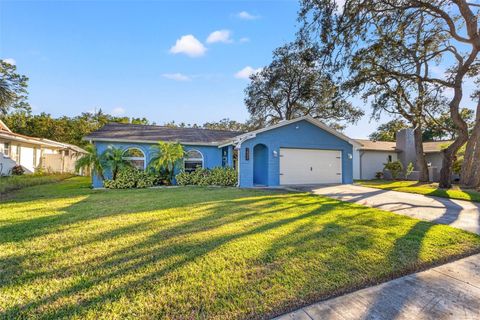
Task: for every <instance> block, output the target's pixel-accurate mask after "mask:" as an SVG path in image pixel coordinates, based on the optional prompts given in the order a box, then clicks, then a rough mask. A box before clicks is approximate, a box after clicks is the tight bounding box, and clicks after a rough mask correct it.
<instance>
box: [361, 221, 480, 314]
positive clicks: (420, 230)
mask: <svg viewBox="0 0 480 320" xmlns="http://www.w3.org/2000/svg"><path fill="white" fill-rule="evenodd" d="M452 219H453V221H454V220H455V219H454V218H452V217H451V216H449V213H448V212H446V213H445V214H444V215H443V216H441V217H439V218H438V219H436V220H434V221H433V223H432V222H427V221H419V222H417V223H416V224H415V225H414V226H413V227H412V228H411V229H410V230H408V232H407V233H405V235H403V236H402V237H401V238H399V239H397V240H396V241H395V245H394V247H393V250H392V251H391V252H390V254H389V259H390V261H391V264H392V265H393V266H396V267H398V269H400V270H402V272H400V273H396V276H397V277H399V276H402V275H406V274H411V273H414V272H419V271H423V270H426V269H428V268H431V267H434V266H436V265H440V264H443V263H447V262H450V261H453V260H456V259H460V258H463V257H465V256H468V255H471V254H475V253H478V252H479V251H480V250H479V249H478V248H477V249H476V250H474V251H473V252H465V253H461V254H457V255H453V256H452V255H450V256H448V255H446V256H443V257H441V258H440V259H436V260H434V261H422V260H421V259H420V252H421V249H422V246H423V242H424V239H425V237H426V235H427V233H428V232H429V231H430V229H431V228H432V227H434V226H435V224H436V223H442V224H444V222H442V221H445V220H448V221H450V220H452ZM437 221H440V222H437ZM453 221H452V222H453ZM447 224H448V223H447ZM393 277H395V274H394V275H393ZM411 279H412V280H411V281H410V282H412V283H409V285H407V286H405V285H402V288H401V289H400V288H396V287H397V286H398V283H397V282H395V281H392V282H389V283H387V284H385V286H384V287H383V288H382V289H381V290H380V291H379V292H377V298H376V299H375V301H374V302H373V303H372V304H371V305H370V307H369V309H368V311H367V313H366V314H365V315H359V316H361V317H362V319H378V317H381V318H382V317H383V318H389V319H395V318H397V317H398V316H400V315H401V314H402V313H403V312H404V311H406V310H404V308H406V307H407V305H410V304H412V303H413V302H414V301H415V299H426V298H427V297H426V295H427V294H428V295H430V293H429V291H428V289H427V290H426V291H425V289H424V287H426V286H428V285H431V284H428V283H422V280H418V282H417V283H415V281H416V280H415V279H416V276H415V274H414V275H412V276H411ZM436 286H439V287H440V288H443V286H442V285H441V284H436ZM422 287H423V288H422ZM397 289H398V290H397ZM450 290H457V289H456V288H452V289H450ZM457 291H458V290H457ZM437 293H439V292H437ZM450 294H451V293H450ZM458 296H460V294H459V295H458ZM392 302H393V303H392ZM425 306H426V304H425ZM432 306H433V305H432ZM477 306H478V303H477ZM423 311H425V314H426V315H429V314H428V310H427V311H426V310H423ZM432 312H433V311H432ZM430 315H432V314H430Z"/></svg>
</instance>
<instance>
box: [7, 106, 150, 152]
mask: <svg viewBox="0 0 480 320" xmlns="http://www.w3.org/2000/svg"><path fill="white" fill-rule="evenodd" d="M2 120H3V121H4V122H5V124H6V125H7V126H8V127H9V128H10V129H11V130H12V131H13V132H16V133H20V134H25V135H29V136H34V137H41V138H47V139H52V140H56V141H60V142H66V143H71V144H74V145H78V146H86V145H87V144H88V142H87V141H84V140H83V137H85V136H86V135H88V134H89V133H91V132H93V131H95V130H98V129H99V128H101V127H102V126H104V125H105V124H107V123H109V122H119V123H135V124H150V122H149V121H148V120H147V119H146V118H128V117H115V116H112V115H109V114H106V113H103V111H102V110H101V109H99V111H97V112H94V113H90V112H85V113H82V114H80V115H78V116H75V117H67V116H63V117H59V118H54V117H52V116H51V115H50V114H48V113H43V112H42V113H40V114H35V115H33V114H31V113H29V112H27V111H17V112H14V113H10V114H8V115H4V116H2Z"/></svg>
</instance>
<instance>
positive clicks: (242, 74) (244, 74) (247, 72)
mask: <svg viewBox="0 0 480 320" xmlns="http://www.w3.org/2000/svg"><path fill="white" fill-rule="evenodd" d="M260 71H262V68H258V69H254V68H252V67H250V66H246V67H245V68H243V69H242V70H240V71H238V72H237V73H235V78H237V79H249V78H250V76H251V75H252V74H254V73H257V72H260Z"/></svg>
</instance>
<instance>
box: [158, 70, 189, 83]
mask: <svg viewBox="0 0 480 320" xmlns="http://www.w3.org/2000/svg"><path fill="white" fill-rule="evenodd" d="M162 77H164V78H166V79H170V80H175V81H190V80H192V78H190V76H187V75H186V74H183V73H179V72H177V73H164V74H162Z"/></svg>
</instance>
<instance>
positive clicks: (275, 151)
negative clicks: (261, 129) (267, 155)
mask: <svg viewBox="0 0 480 320" xmlns="http://www.w3.org/2000/svg"><path fill="white" fill-rule="evenodd" d="M273 156H274V157H275V158H276V157H278V152H277V150H273Z"/></svg>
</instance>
